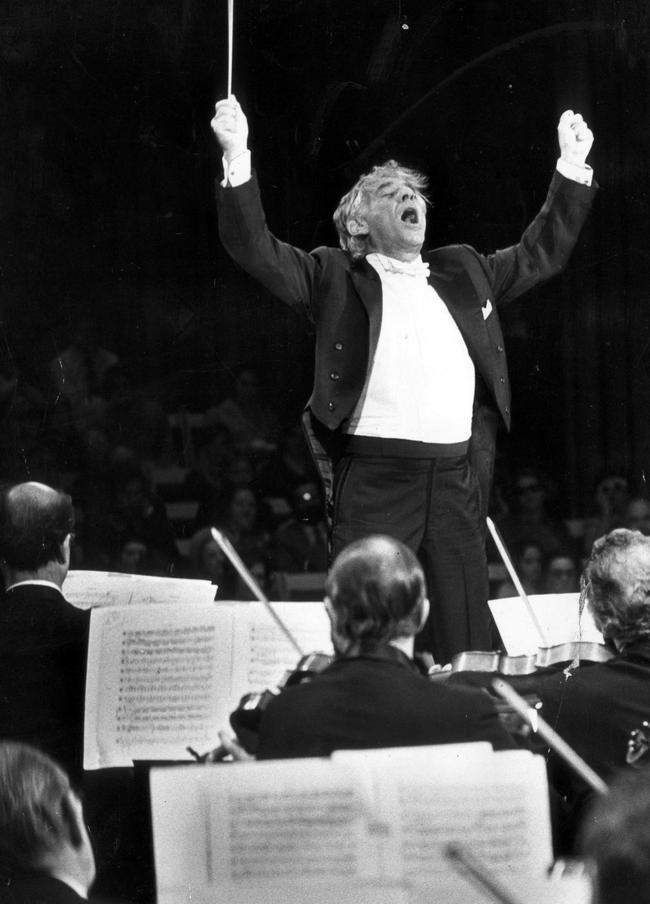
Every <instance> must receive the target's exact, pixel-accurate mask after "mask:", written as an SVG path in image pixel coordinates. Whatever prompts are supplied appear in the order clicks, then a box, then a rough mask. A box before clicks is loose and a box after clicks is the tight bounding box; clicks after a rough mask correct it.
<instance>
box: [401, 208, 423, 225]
mask: <svg viewBox="0 0 650 904" xmlns="http://www.w3.org/2000/svg"><path fill="white" fill-rule="evenodd" d="M418 219H419V218H418V211H417V208H416V207H406V208H405V209H404V210H403V211H402V216H401V220H402V222H403V223H411V224H413V225H414V226H416V225H417V223H418Z"/></svg>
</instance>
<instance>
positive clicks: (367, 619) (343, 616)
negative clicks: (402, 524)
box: [325, 534, 426, 646]
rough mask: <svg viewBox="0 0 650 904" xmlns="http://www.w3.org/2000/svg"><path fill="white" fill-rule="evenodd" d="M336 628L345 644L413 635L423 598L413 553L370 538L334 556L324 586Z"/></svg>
mask: <svg viewBox="0 0 650 904" xmlns="http://www.w3.org/2000/svg"><path fill="white" fill-rule="evenodd" d="M325 591H326V594H327V597H328V599H329V602H330V609H331V612H332V618H333V622H334V628H335V631H336V634H337V635H338V637H339V638H340V639H341V640H343V641H344V642H345V643H346V644H347V645H348V646H358V645H363V644H372V643H389V642H391V641H393V640H395V639H397V638H404V637H413V636H414V635H415V634H416V633H417V631H418V629H419V627H420V624H421V620H422V611H423V609H422V607H423V604H424V599H425V596H426V588H425V581H424V573H423V571H422V567H421V566H420V563H419V562H418V560H417V558H416V557H415V555H414V553H413V552H411V550H410V549H409V548H408V547H407V546H404V544H403V543H400V542H399V541H398V540H394V539H393V538H392V537H387V536H383V535H379V534H377V535H372V536H369V537H365V538H364V539H362V540H357V541H355V542H354V543H351V544H350V545H349V546H346V548H345V549H344V550H343V551H342V552H341V553H340V554H339V556H337V558H336V560H335V562H334V564H333V566H332V569H331V571H330V574H329V576H328V579H327V583H326V585H325Z"/></svg>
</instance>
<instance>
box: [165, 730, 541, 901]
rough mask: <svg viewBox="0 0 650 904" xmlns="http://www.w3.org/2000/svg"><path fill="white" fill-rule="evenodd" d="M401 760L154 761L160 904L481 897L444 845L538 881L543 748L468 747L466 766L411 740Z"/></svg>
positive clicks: (502, 872)
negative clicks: (161, 765)
mask: <svg viewBox="0 0 650 904" xmlns="http://www.w3.org/2000/svg"><path fill="white" fill-rule="evenodd" d="M451 746H454V745H451ZM477 746H482V745H477ZM447 753H449V752H447ZM364 754H367V756H366V757H364ZM406 758H408V753H407V751H402V752H401V753H400V754H398V755H397V756H396V757H395V758H393V759H392V766H391V765H388V766H387V762H389V760H387V759H386V757H385V756H384V757H382V756H375V755H374V751H370V752H364V751H360V752H356V753H355V755H352V756H350V757H348V756H347V755H345V756H344V757H343V758H341V759H337V758H336V757H334V758H333V759H331V760H326V759H302V760H277V761H269V762H264V763H241V764H236V765H234V766H210V767H188V768H185V767H174V768H169V769H154V770H152V774H151V799H152V821H153V834H154V854H155V863H156V877H157V887H158V904H171V902H172V901H173V902H174V904H182V902H188V904H189V902H190V901H191V902H193V904H196V902H197V901H198V902H203V901H205V902H207V901H215V900H222V899H224V900H228V901H229V902H236V904H239V902H242V904H243V902H247V904H250V902H260V904H261V902H268V901H273V900H278V901H279V900H282V901H283V902H284V901H291V902H293V901H294V900H295V901H296V902H297V901H298V900H299V896H300V895H302V901H303V904H304V895H305V889H306V888H307V887H308V888H309V894H310V900H311V899H312V891H313V892H314V894H315V895H316V898H315V900H319V899H321V898H322V899H323V900H327V901H329V902H330V904H331V902H332V901H336V902H337V904H339V902H342V904H348V902H349V904H356V902H358V901H365V900H366V897H367V896H368V895H370V894H372V895H373V900H384V899H387V900H389V901H402V902H406V901H410V902H418V904H419V901H424V894H425V893H426V895H427V901H429V902H430V901H431V892H432V889H435V899H436V900H441V901H446V902H453V901H459V902H460V901H462V902H463V904H474V902H476V904H478V902H483V900H484V898H483V897H482V894H481V893H477V891H476V890H475V889H473V888H472V887H471V886H470V885H469V884H467V883H466V882H465V881H464V880H463V879H461V878H459V875H458V872H457V870H456V869H455V868H454V867H453V865H452V864H451V863H450V862H449V861H448V860H447V859H446V858H445V857H444V855H443V848H444V845H446V844H447V843H448V842H449V841H450V840H457V841H460V842H462V843H464V844H467V845H468V846H469V847H470V848H471V849H472V851H473V852H474V853H475V855H476V856H478V857H480V858H481V859H483V860H484V861H485V863H486V865H488V866H489V867H490V868H491V869H492V870H493V872H494V873H495V874H496V875H498V876H499V878H500V879H501V880H502V881H504V882H507V880H508V878H509V877H510V876H516V877H518V878H519V879H520V880H523V879H525V877H530V878H531V880H534V881H536V882H537V883H538V884H540V885H541V884H542V883H543V881H544V879H545V875H546V868H547V866H548V865H549V864H550V862H551V859H552V850H551V840H550V819H549V811H548V788H547V783H546V773H545V765H544V761H543V759H542V758H541V757H538V756H534V755H533V754H530V753H528V752H526V751H507V752H500V753H493V752H492V753H489V754H487V755H486V754H485V752H484V751H480V752H479V753H478V755H473V754H472V755H470V754H469V752H468V756H467V760H466V766H467V767H468V768H467V769H463V770H459V769H458V763H457V762H456V763H454V762H452V760H453V757H450V756H447V757H446V759H447V765H446V766H445V765H443V766H441V767H440V764H439V763H438V762H429V763H428V764H427V763H426V760H425V758H424V757H423V756H422V755H421V753H420V752H419V751H418V750H417V749H415V751H414V757H413V760H412V763H411V766H410V768H408V769H407V768H405V763H406ZM364 759H365V762H364ZM433 759H434V760H435V759H436V757H435V755H434V757H433ZM441 759H442V760H445V756H444V755H443V756H442V758H441ZM382 760H383V762H382ZM523 884H524V883H523V881H522V885H523ZM459 890H460V892H462V894H459ZM368 900H369V898H368ZM540 900H541V899H540ZM551 900H553V898H552V897H549V898H548V901H549V902H550V901H551ZM536 904H538V902H537V901H536Z"/></svg>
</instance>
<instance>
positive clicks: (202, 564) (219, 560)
mask: <svg viewBox="0 0 650 904" xmlns="http://www.w3.org/2000/svg"><path fill="white" fill-rule="evenodd" d="M188 558H189V563H188V577H191V578H198V579H199V580H203V581H211V582H212V583H213V584H216V586H217V591H216V598H217V599H221V600H229V599H234V598H235V597H234V593H235V584H236V580H235V575H234V573H233V568H232V566H231V565H230V563H229V562H228V560H227V559H226V556H225V554H224V552H223V550H222V549H221V547H220V546H219V544H218V543H217V542H216V540H213V539H212V535H211V533H210V528H209V527H202V528H201V529H200V530H198V531H197V532H196V533H195V534H194V535H193V536H192V538H191V540H190V550H189V556H188Z"/></svg>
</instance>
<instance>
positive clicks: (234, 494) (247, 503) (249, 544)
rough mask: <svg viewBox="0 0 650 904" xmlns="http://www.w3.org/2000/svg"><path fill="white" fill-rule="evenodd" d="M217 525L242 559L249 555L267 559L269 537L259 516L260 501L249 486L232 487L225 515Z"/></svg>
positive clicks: (247, 557) (248, 557)
mask: <svg viewBox="0 0 650 904" xmlns="http://www.w3.org/2000/svg"><path fill="white" fill-rule="evenodd" d="M218 526H219V527H221V528H222V529H223V531H224V532H225V533H226V534H227V535H228V538H229V540H230V542H231V543H232V545H233V546H234V547H235V549H236V550H237V552H238V553H239V555H240V556H241V558H242V559H244V560H246V559H250V558H251V556H254V557H256V558H257V557H262V558H263V559H264V560H266V559H267V557H268V552H269V542H270V537H269V534H268V532H267V530H266V528H265V526H264V524H263V520H262V518H261V517H260V502H259V500H258V498H257V495H256V494H255V492H254V491H253V490H252V489H251V488H250V487H247V486H235V487H233V488H232V490H231V491H230V494H229V496H228V498H227V500H226V508H225V517H224V519H223V522H222V523H221V524H220V525H218Z"/></svg>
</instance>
